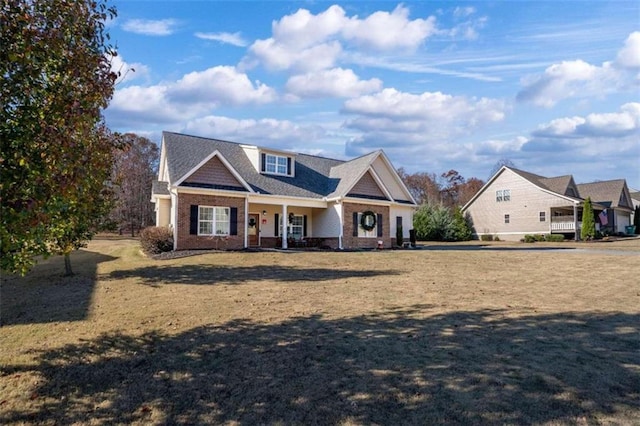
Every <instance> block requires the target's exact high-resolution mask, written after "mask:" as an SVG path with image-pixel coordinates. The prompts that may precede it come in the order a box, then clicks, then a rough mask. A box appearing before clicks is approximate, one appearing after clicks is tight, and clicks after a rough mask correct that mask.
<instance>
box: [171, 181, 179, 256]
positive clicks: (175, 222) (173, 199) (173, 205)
mask: <svg viewBox="0 0 640 426" xmlns="http://www.w3.org/2000/svg"><path fill="white" fill-rule="evenodd" d="M169 193H170V194H171V209H172V210H173V215H172V216H173V218H172V220H171V223H169V225H171V228H172V231H173V250H174V251H175V250H177V249H178V191H177V190H175V189H174V190H172V191H169Z"/></svg>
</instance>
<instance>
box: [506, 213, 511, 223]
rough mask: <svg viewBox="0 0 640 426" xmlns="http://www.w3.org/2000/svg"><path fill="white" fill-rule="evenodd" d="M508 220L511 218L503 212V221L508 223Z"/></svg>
mask: <svg viewBox="0 0 640 426" xmlns="http://www.w3.org/2000/svg"><path fill="white" fill-rule="evenodd" d="M510 220H511V218H510V217H509V215H508V214H505V215H504V223H509V222H510Z"/></svg>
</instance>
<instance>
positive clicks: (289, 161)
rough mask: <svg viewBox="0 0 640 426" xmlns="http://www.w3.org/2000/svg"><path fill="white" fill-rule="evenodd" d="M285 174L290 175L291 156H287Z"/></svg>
mask: <svg viewBox="0 0 640 426" xmlns="http://www.w3.org/2000/svg"><path fill="white" fill-rule="evenodd" d="M287 174H288V175H289V176H291V157H287Z"/></svg>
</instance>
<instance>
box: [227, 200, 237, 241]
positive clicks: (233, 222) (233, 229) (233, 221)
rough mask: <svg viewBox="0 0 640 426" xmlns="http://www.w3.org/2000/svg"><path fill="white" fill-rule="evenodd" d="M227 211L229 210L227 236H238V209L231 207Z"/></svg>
mask: <svg viewBox="0 0 640 426" xmlns="http://www.w3.org/2000/svg"><path fill="white" fill-rule="evenodd" d="M229 210H231V211H230V214H231V217H230V218H229V219H230V222H229V234H231V235H238V208H237V207H231V208H230V209H229Z"/></svg>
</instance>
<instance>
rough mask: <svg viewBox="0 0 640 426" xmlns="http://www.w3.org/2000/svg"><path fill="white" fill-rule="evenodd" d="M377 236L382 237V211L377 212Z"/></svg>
mask: <svg viewBox="0 0 640 426" xmlns="http://www.w3.org/2000/svg"><path fill="white" fill-rule="evenodd" d="M378 237H382V213H378Z"/></svg>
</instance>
